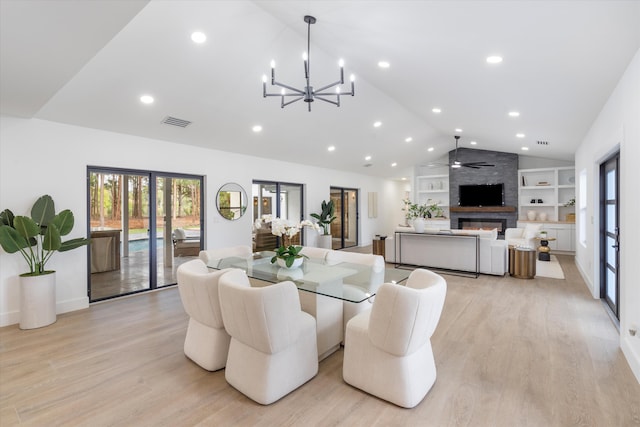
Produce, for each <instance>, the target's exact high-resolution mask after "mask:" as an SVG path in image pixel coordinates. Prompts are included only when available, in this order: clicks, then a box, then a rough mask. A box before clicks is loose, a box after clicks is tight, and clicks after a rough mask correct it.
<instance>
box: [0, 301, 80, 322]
mask: <svg viewBox="0 0 640 427" xmlns="http://www.w3.org/2000/svg"><path fill="white" fill-rule="evenodd" d="M85 308H89V297H82V298H74V299H72V300H67V301H59V302H57V303H56V314H62V313H68V312H70V311H76V310H82V309H85ZM18 323H20V311H19V310H15V311H10V312H7V313H0V327H3V326H9V325H15V324H18Z"/></svg>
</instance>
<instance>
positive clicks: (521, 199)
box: [518, 166, 576, 252]
mask: <svg viewBox="0 0 640 427" xmlns="http://www.w3.org/2000/svg"><path fill="white" fill-rule="evenodd" d="M575 195H576V185H575V168H574V167H572V166H569V167H558V168H540V169H520V170H519V171H518V227H519V228H520V227H524V226H525V225H526V224H527V223H531V222H533V223H540V224H542V228H541V229H542V230H544V231H546V232H547V236H548V237H550V238H551V237H552V238H555V239H556V240H555V241H552V242H549V247H550V248H551V249H552V250H558V251H566V252H573V251H575V217H574V219H573V220H571V219H570V218H569V220H567V219H568V218H567V215H568V214H573V213H575V207H574V206H565V204H566V203H567V202H568V201H569V200H571V199H573V198H575Z"/></svg>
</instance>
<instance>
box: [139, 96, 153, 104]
mask: <svg viewBox="0 0 640 427" xmlns="http://www.w3.org/2000/svg"><path fill="white" fill-rule="evenodd" d="M140 102H142V103H143V104H153V96H151V95H142V96H141V97H140Z"/></svg>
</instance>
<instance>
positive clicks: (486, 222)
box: [458, 218, 507, 239]
mask: <svg viewBox="0 0 640 427" xmlns="http://www.w3.org/2000/svg"><path fill="white" fill-rule="evenodd" d="M458 228H459V229H460V230H493V229H494V228H497V229H498V238H499V239H504V231H505V230H506V228H507V220H506V219H500V218H458Z"/></svg>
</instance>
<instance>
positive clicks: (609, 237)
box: [600, 153, 620, 319]
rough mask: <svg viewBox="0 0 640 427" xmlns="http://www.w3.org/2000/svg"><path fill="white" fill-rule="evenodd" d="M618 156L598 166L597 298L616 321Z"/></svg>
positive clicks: (618, 286) (618, 258) (618, 293)
mask: <svg viewBox="0 0 640 427" xmlns="http://www.w3.org/2000/svg"><path fill="white" fill-rule="evenodd" d="M619 165H620V153H617V154H615V155H614V156H613V157H611V158H610V159H608V160H607V161H605V162H604V163H603V164H602V165H600V209H601V211H600V218H601V220H600V298H602V299H603V300H604V301H605V302H606V303H607V305H608V306H609V308H610V309H611V311H612V312H613V313H614V314H615V316H616V318H617V319H620V303H619V299H620V278H619V275H618V272H619V271H620V245H619V236H620V225H619V224H620V221H619V219H620V214H619V208H618V207H619V203H620V199H619V194H620V192H619V191H618V190H619V188H620V187H619V183H620V171H619Z"/></svg>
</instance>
